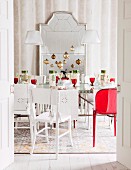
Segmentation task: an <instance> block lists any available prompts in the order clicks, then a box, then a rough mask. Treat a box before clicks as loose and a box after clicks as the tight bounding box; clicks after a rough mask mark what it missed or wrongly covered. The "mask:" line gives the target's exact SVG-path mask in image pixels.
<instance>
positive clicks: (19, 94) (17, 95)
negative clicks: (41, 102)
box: [14, 84, 29, 111]
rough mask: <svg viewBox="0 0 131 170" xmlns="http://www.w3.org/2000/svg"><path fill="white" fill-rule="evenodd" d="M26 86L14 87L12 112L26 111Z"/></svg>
mask: <svg viewBox="0 0 131 170" xmlns="http://www.w3.org/2000/svg"><path fill="white" fill-rule="evenodd" d="M28 99H29V95H28V84H15V85H14V110H16V111H26V110H27V104H28Z"/></svg>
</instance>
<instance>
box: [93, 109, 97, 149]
mask: <svg viewBox="0 0 131 170" xmlns="http://www.w3.org/2000/svg"><path fill="white" fill-rule="evenodd" d="M95 137H96V112H95V111H93V147H95Z"/></svg>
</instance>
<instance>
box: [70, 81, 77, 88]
mask: <svg viewBox="0 0 131 170" xmlns="http://www.w3.org/2000/svg"><path fill="white" fill-rule="evenodd" d="M71 81H72V84H73V86H74V87H75V85H76V83H77V79H71Z"/></svg>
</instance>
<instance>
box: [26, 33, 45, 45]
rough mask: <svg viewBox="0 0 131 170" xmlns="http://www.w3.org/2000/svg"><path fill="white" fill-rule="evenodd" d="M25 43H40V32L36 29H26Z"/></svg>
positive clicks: (41, 42)
mask: <svg viewBox="0 0 131 170" xmlns="http://www.w3.org/2000/svg"><path fill="white" fill-rule="evenodd" d="M25 43H26V44H31V45H42V44H43V41H42V37H41V34H40V32H39V31H36V30H31V31H27V34H26V39H25Z"/></svg>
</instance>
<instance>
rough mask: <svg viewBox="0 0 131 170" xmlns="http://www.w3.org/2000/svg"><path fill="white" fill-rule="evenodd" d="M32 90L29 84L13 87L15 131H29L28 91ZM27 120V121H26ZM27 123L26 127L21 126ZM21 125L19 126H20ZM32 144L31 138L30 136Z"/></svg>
mask: <svg viewBox="0 0 131 170" xmlns="http://www.w3.org/2000/svg"><path fill="white" fill-rule="evenodd" d="M32 88H34V86H33V85H29V84H15V85H14V128H15V129H30V134H32V133H31V130H32V129H31V126H30V123H31V122H30V99H29V97H30V90H31V89H32ZM27 118H28V119H27ZM25 122H28V125H26V126H25V125H23V124H24V123H25ZM21 123H22V125H21V126H20V124H21ZM31 142H32V136H31Z"/></svg>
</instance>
